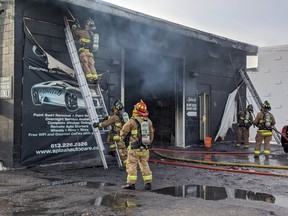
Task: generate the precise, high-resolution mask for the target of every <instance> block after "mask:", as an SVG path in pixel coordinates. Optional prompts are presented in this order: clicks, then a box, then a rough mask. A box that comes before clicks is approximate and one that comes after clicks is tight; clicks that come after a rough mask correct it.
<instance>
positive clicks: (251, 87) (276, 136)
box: [239, 69, 281, 144]
mask: <svg viewBox="0 0 288 216" xmlns="http://www.w3.org/2000/svg"><path fill="white" fill-rule="evenodd" d="M239 73H240V76H241V77H242V79H243V81H244V83H245V85H246V86H247V88H248V89H249V91H250V93H251V95H252V97H253V99H254V101H255V103H256V105H257V106H258V108H259V110H261V108H262V105H263V103H262V100H261V98H260V97H259V95H258V93H257V91H256V89H255V87H254V85H253V83H252V81H251V79H250V78H249V76H248V74H247V72H246V71H245V70H243V69H239ZM272 133H273V137H274V139H275V141H276V142H277V143H278V144H281V142H280V136H279V134H277V133H276V132H275V130H272Z"/></svg>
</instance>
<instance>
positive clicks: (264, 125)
mask: <svg viewBox="0 0 288 216" xmlns="http://www.w3.org/2000/svg"><path fill="white" fill-rule="evenodd" d="M270 110H271V106H270V104H269V102H268V101H265V102H264V103H263V105H262V108H261V111H260V112H259V113H257V116H256V118H255V119H254V121H253V124H254V125H255V126H257V127H258V130H257V134H256V137H255V140H256V144H255V149H254V157H255V158H259V155H260V153H261V144H262V141H263V140H264V155H265V158H269V155H270V141H271V140H272V127H273V126H274V125H275V123H276V122H275V118H274V116H273V115H272V114H271V113H270V112H269V111H270Z"/></svg>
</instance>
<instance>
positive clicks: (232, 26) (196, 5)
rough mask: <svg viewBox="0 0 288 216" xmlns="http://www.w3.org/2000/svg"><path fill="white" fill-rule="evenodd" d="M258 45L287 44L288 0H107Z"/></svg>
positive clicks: (174, 21) (106, 0) (107, 0)
mask: <svg viewBox="0 0 288 216" xmlns="http://www.w3.org/2000/svg"><path fill="white" fill-rule="evenodd" d="M105 2H109V3H112V4H115V5H118V6H121V7H124V8H128V9H131V10H134V11H137V12H141V13H144V14H147V15H151V16H154V17H157V18H162V19H165V20H168V21H171V22H173V23H177V24H181V25H184V26H187V27H191V28H194V29H197V30H201V31H204V32H209V33H212V34H216V35H219V36H222V37H226V38H229V39H233V40H237V41H240V42H244V43H248V44H252V45H256V46H259V47H266V46H276V45H284V44H288V0H105Z"/></svg>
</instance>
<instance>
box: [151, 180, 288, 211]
mask: <svg viewBox="0 0 288 216" xmlns="http://www.w3.org/2000/svg"><path fill="white" fill-rule="evenodd" d="M152 192H155V193H159V194H165V195H172V196H175V197H195V198H201V199H204V200H223V199H244V200H248V201H263V202H268V203H273V204H276V205H279V206H281V207H285V208H287V203H288V197H284V196H275V195H272V194H266V193H261V192H253V191H247V190H241V189H232V188H224V187H214V186H205V185H181V186H174V187H167V188H161V189H157V190H153V191H152Z"/></svg>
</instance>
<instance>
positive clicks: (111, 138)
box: [93, 99, 127, 165]
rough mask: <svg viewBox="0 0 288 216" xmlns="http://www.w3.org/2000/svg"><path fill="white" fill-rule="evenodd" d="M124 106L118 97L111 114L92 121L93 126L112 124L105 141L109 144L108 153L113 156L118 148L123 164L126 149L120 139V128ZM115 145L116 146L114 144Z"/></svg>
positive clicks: (122, 122) (125, 157)
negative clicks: (102, 119) (103, 118)
mask: <svg viewBox="0 0 288 216" xmlns="http://www.w3.org/2000/svg"><path fill="white" fill-rule="evenodd" d="M123 108H124V106H123V104H122V103H121V101H120V100H119V99H118V100H116V101H115V103H114V106H113V108H112V110H113V115H111V116H108V117H107V118H106V119H105V120H104V121H102V122H99V123H94V124H93V127H94V128H96V127H99V128H104V127H108V126H110V125H111V126H112V129H111V131H110V133H109V135H108V137H107V142H108V144H109V150H110V154H111V155H112V156H115V150H116V147H117V148H118V151H119V155H120V157H121V160H122V161H123V164H124V165H126V162H127V150H126V146H125V143H124V142H123V141H122V140H121V139H120V130H121V128H122V126H123V124H124V122H125V121H124V119H123V117H122V113H121V111H122V110H123ZM116 145H117V146H116Z"/></svg>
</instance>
